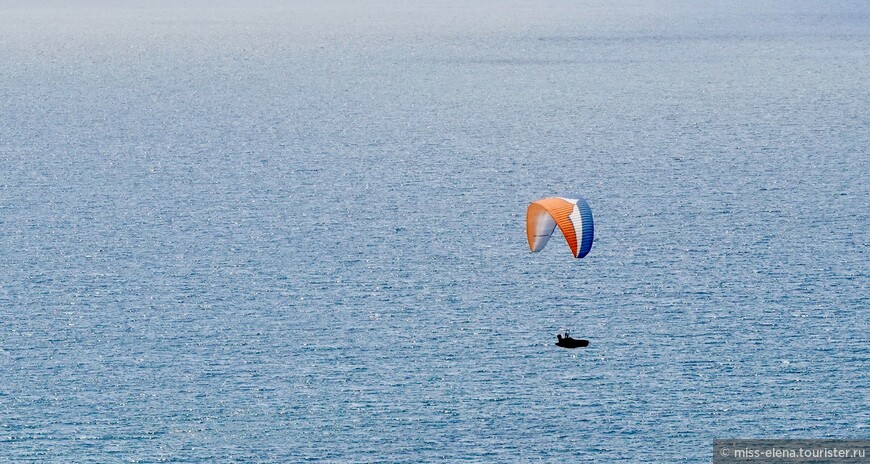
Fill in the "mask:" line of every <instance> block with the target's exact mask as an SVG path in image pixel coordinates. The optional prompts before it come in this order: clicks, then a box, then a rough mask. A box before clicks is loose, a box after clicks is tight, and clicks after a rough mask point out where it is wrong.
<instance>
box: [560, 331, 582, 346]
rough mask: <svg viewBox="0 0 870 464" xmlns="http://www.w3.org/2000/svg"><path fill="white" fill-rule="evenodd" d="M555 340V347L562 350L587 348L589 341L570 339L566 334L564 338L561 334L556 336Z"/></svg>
mask: <svg viewBox="0 0 870 464" xmlns="http://www.w3.org/2000/svg"><path fill="white" fill-rule="evenodd" d="M556 340H557V341H556V346H561V347H562V348H585V347H587V346H589V340H579V339H576V338H571V336H570V335H567V334H566V335H565V336H564V337H563V336H562V335H561V334H558V335H556Z"/></svg>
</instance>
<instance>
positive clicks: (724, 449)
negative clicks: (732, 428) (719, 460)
mask: <svg viewBox="0 0 870 464" xmlns="http://www.w3.org/2000/svg"><path fill="white" fill-rule="evenodd" d="M719 454H721V455H722V456H724V457H726V458H727V457H728V448H722V449H721V450H719Z"/></svg>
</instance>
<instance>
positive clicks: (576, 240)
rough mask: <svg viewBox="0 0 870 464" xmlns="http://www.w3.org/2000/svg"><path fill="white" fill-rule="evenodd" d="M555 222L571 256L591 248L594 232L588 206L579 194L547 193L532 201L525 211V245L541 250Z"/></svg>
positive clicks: (579, 254)
mask: <svg viewBox="0 0 870 464" xmlns="http://www.w3.org/2000/svg"><path fill="white" fill-rule="evenodd" d="M556 226H559V230H560V231H562V235H564V236H565V241H567V242H568V246H569V247H570V248H571V253H573V254H574V257H575V258H582V257H584V256H586V255H587V254H589V251H590V250H591V249H592V239H593V235H594V231H593V229H594V228H593V224H592V210H591V209H589V204H587V203H586V200H585V199H584V198H583V197H582V196H580V195H572V196H570V197H567V198H566V197H551V198H542V199H540V200H537V201H533V202H532V203H531V204H530V205H529V208H528V210H527V211H526V235H527V237H528V239H529V249H530V250H532V252H537V251H541V250H543V249H544V247H545V246H546V245H547V242H549V241H550V237H552V236H553V232H554V231H555V230H556Z"/></svg>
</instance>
